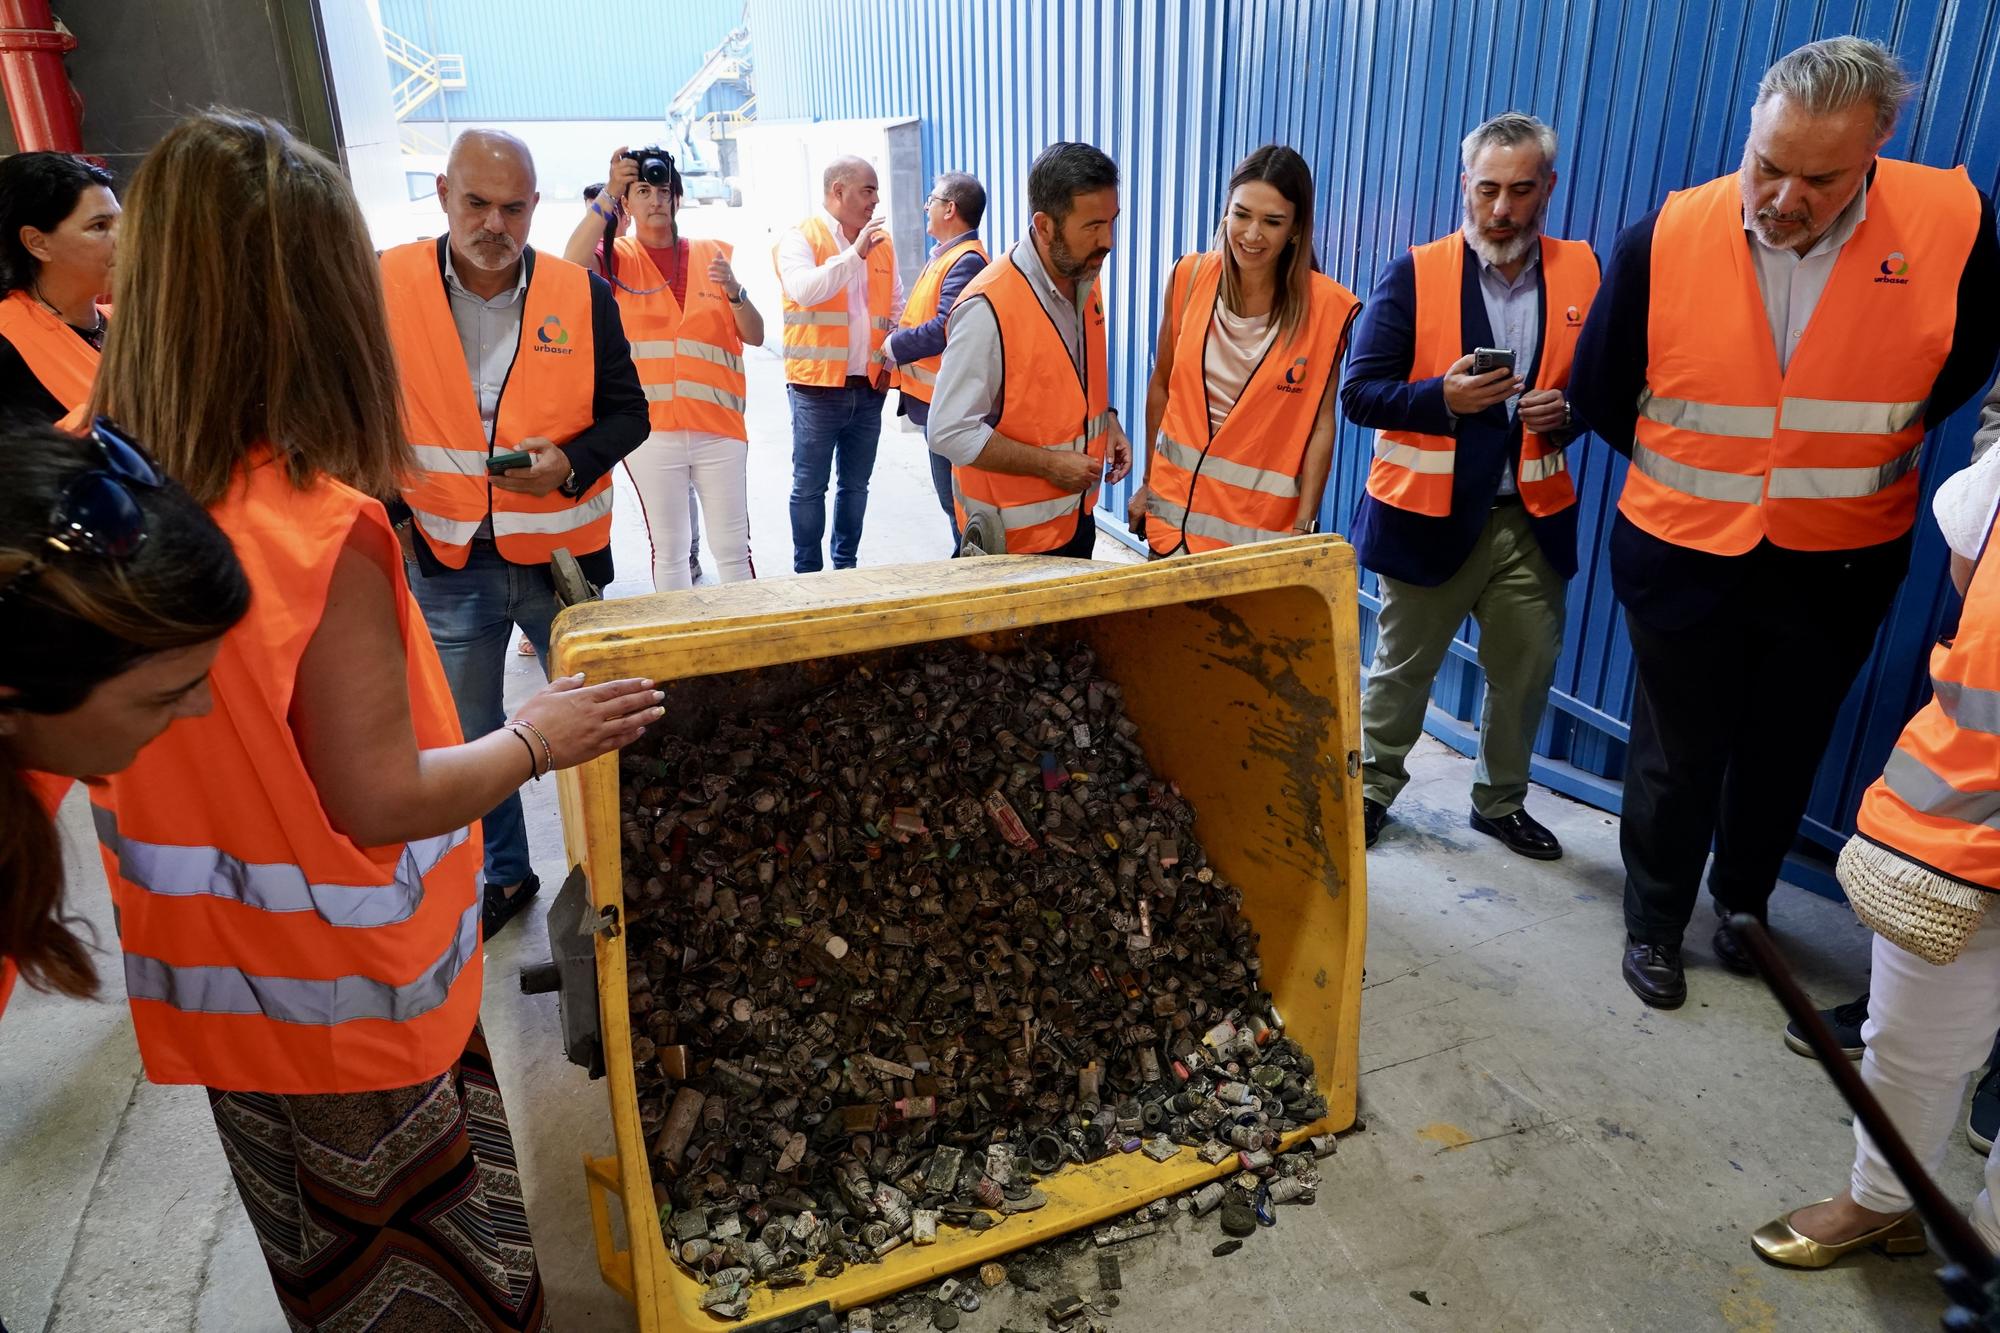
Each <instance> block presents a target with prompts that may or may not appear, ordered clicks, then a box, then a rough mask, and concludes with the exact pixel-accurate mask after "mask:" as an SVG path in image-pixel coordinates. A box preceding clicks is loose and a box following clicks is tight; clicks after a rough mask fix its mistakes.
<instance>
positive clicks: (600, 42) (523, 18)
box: [381, 0, 743, 122]
mask: <svg viewBox="0 0 2000 1333" xmlns="http://www.w3.org/2000/svg"><path fill="white" fill-rule="evenodd" d="M381 7H382V26H384V27H385V28H388V29H389V30H390V31H391V32H394V33H397V34H399V35H400V36H403V37H406V38H408V39H409V40H410V41H412V42H414V43H415V44H416V45H417V46H419V47H421V48H422V49H424V50H426V51H429V52H431V53H432V54H433V55H444V54H450V55H460V56H464V57H465V73H466V86H465V87H464V88H463V89H460V90H458V91H455V92H444V93H440V94H439V95H438V96H437V97H434V98H432V99H431V100H430V101H429V102H427V103H425V104H424V105H423V106H421V107H419V108H417V110H416V111H415V112H414V113H413V114H412V115H411V116H410V119H411V120H412V121H413V122H436V121H438V120H443V119H450V120H453V121H472V122H482V121H512V120H647V119H652V118H655V117H658V116H660V115H662V114H663V113H664V112H665V111H666V107H667V99H668V98H670V97H672V96H673V95H674V93H675V91H676V90H677V89H679V88H680V86H681V85H682V84H683V83H686V82H687V80H688V78H689V77H690V76H691V75H693V74H694V72H695V70H696V69H698V68H699V67H700V65H701V61H702V57H703V56H705V55H707V54H708V53H709V52H710V51H711V50H713V49H714V48H715V47H716V45H717V44H719V43H720V42H721V41H722V39H723V38H724V37H726V36H728V35H729V33H730V31H731V30H732V29H734V28H736V27H737V26H738V25H739V24H741V23H742V21H743V0H672V3H662V0H569V3H566V4H561V5H525V4H498V5H496V4H494V3H493V0H381ZM401 77H402V72H401V71H400V70H399V71H397V73H396V74H395V75H394V76H393V79H400V78H401ZM392 81H393V80H392ZM724 100H725V101H727V102H728V104H729V107H728V109H733V108H734V105H735V103H736V101H737V100H738V99H736V98H734V97H729V98H726V99H724ZM714 109H717V108H715V107H710V106H704V107H703V110H704V111H707V110H714Z"/></svg>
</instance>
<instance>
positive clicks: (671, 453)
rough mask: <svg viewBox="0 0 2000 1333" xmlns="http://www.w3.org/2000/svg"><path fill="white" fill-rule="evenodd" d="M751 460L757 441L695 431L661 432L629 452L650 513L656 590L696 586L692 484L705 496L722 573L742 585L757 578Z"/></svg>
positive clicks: (711, 542)
mask: <svg viewBox="0 0 2000 1333" xmlns="http://www.w3.org/2000/svg"><path fill="white" fill-rule="evenodd" d="M749 457H750V446H749V445H747V444H745V443H744V442H743V441H741V440H732V439H730V438H729V437H728V436H726V435H711V434H709V433H707V432H706V431H693V430H656V431H654V432H653V433H652V434H651V435H648V436H647V437H646V442H645V443H644V444H642V445H640V446H639V447H638V448H637V449H634V450H633V451H632V452H631V453H629V454H627V455H626V456H625V470H626V472H627V473H629V474H630V475H631V477H632V485H633V486H634V488H636V489H637V490H638V492H639V503H640V505H641V506H642V507H643V508H644V509H645V511H646V534H647V536H648V537H649V538H651V539H652V543H653V588H654V590H655V591H658V592H666V591H668V590H669V589H673V588H688V587H692V586H693V585H694V580H693V579H692V578H690V577H689V575H688V560H687V552H688V541H689V539H690V537H691V536H692V533H691V532H690V530H689V515H688V503H687V493H688V486H689V485H690V484H692V485H693V486H694V489H695V493H696V494H697V495H699V496H700V497H701V514H702V518H703V519H704V520H705V521H706V523H707V525H708V550H709V554H710V555H712V556H713V557H714V558H715V576H716V578H717V579H719V580H720V581H722V582H723V583H738V582H741V581H742V580H744V579H748V578H754V577H756V574H755V571H753V570H752V569H751V568H750V503H749V497H748V487H749V472H748V460H749Z"/></svg>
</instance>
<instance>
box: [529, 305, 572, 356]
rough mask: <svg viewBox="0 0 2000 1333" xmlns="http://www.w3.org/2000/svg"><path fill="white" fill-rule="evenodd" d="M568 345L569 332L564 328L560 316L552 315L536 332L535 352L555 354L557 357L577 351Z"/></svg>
mask: <svg viewBox="0 0 2000 1333" xmlns="http://www.w3.org/2000/svg"><path fill="white" fill-rule="evenodd" d="M568 344H569V330H568V329H566V328H564V327H563V322H562V319H561V317H560V316H557V315H550V316H549V317H548V318H547V319H545V320H543V321H542V324H541V327H540V328H538V329H536V330H535V347H534V350H535V351H537V352H553V353H555V354H556V355H557V356H568V355H569V354H570V353H571V352H572V351H574V350H576V349H574V348H572V347H570V346H569V345H568Z"/></svg>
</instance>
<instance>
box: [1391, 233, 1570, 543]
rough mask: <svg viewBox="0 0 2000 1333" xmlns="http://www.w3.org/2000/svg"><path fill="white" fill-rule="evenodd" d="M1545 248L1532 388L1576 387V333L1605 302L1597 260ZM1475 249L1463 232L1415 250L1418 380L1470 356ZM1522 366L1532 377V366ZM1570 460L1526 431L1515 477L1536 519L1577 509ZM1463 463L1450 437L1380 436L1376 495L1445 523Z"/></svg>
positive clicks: (1552, 244) (1547, 241) (1552, 242)
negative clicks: (1468, 284)
mask: <svg viewBox="0 0 2000 1333" xmlns="http://www.w3.org/2000/svg"><path fill="white" fill-rule="evenodd" d="M1540 244H1541V256H1540V267H1539V282H1540V285H1541V297H1542V310H1543V318H1542V331H1541V340H1540V342H1539V344H1538V345H1537V348H1536V352H1535V364H1534V372H1535V380H1534V383H1533V384H1531V385H1529V386H1528V387H1529V388H1530V389H1562V388H1567V387H1568V385H1569V372H1570V362H1571V360H1572V359H1573V358H1574V356H1575V352H1576V340H1577V336H1578V335H1579V334H1580V333H1581V332H1582V331H1583V320H1584V317H1585V316H1586V315H1587V314H1588V313H1589V312H1590V306H1591V303H1592V302H1593V301H1594V300H1595V299H1596V297H1597V285H1598V271H1597V256H1596V255H1595V254H1593V253H1592V252H1591V249H1590V246H1589V245H1588V244H1587V243H1585V242H1583V241H1566V240H1558V239H1556V238H1555V237H1552V236H1544V237H1542V238H1541V242H1540ZM1467 253H1468V247H1467V245H1466V243H1465V239H1464V237H1463V236H1461V235H1460V234H1459V233H1457V232H1453V233H1452V234H1451V235H1449V236H1441V237H1439V238H1438V239H1437V240H1435V241H1431V242H1428V243H1426V244H1424V245H1418V246H1413V247H1411V249H1410V262H1411V266H1412V269H1413V276H1414V280H1415V285H1416V303H1417V313H1416V346H1415V351H1414V354H1413V356H1412V358H1411V362H1410V382H1411V383H1416V382H1418V381H1421V380H1427V379H1434V378H1436V377H1437V376H1440V375H1443V374H1444V373H1445V372H1446V371H1447V370H1449V369H1450V367H1451V365H1452V363H1453V362H1454V361H1457V360H1458V359H1459V358H1460V357H1461V356H1464V355H1465V354H1466V352H1468V351H1470V350H1471V347H1470V345H1469V343H1468V341H1467V338H1466V335H1465V332H1464V329H1463V327H1462V324H1461V320H1460V310H1461V307H1462V302H1463V295H1462V293H1463V287H1464V283H1465V281H1466V275H1465V256H1466V254H1467ZM1519 369H1520V371H1521V372H1522V373H1525V372H1526V371H1527V370H1528V367H1526V366H1522V367H1519ZM1563 455H1564V451H1563V450H1562V449H1560V448H1558V447H1557V446H1556V445H1555V444H1554V443H1553V442H1552V441H1550V440H1548V439H1547V438H1545V437H1544V436H1542V435H1540V434H1538V433H1537V432H1535V431H1531V430H1526V429H1523V430H1522V431H1521V446H1520V451H1519V453H1518V454H1517V455H1516V456H1515V458H1514V459H1513V463H1514V480H1515V484H1516V487H1517V488H1518V490H1519V491H1520V495H1521V503H1522V505H1523V506H1524V507H1526V509H1527V510H1528V512H1529V513H1530V514H1533V515H1534V516H1536V517H1537V518H1546V517H1548V516H1550V515H1552V514H1557V513H1560V512H1562V511H1563V510H1565V509H1568V508H1569V507H1570V506H1571V505H1574V504H1575V503H1576V487H1575V484H1574V483H1573V482H1572V480H1571V478H1570V475H1569V464H1568V463H1567V462H1566V461H1565V459H1564V456H1563ZM1457 461H1458V442H1457V440H1456V439H1455V438H1454V437H1452V436H1450V435H1427V434H1424V433H1422V432H1420V431H1414V430H1388V431H1380V432H1377V434H1376V439H1375V458H1374V462H1373V463H1372V464H1371V465H1370V466H1369V469H1368V494H1369V495H1371V496H1373V497H1374V498H1375V499H1377V500H1379V501H1380V502H1382V503H1383V504H1386V505H1392V506H1394V507H1395V508H1398V509H1403V510H1407V511H1409V512H1411V513H1416V514H1423V515H1426V516H1428V517H1432V518H1442V517H1444V516H1445V515H1447V514H1449V513H1451V506H1452V480H1453V477H1454V475H1455V474H1456V472H1457Z"/></svg>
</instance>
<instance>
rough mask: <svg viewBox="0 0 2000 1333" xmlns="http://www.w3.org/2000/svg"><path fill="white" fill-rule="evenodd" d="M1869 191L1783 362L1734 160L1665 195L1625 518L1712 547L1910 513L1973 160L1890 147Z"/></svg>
mask: <svg viewBox="0 0 2000 1333" xmlns="http://www.w3.org/2000/svg"><path fill="white" fill-rule="evenodd" d="M1866 208H1867V217H1866V218H1864V219H1863V220H1862V222H1861V225H1860V226H1858V227H1856V228H1855V230H1854V234H1853V235H1852V236H1851V237H1849V238H1848V240H1847V243H1846V244H1845V245H1844V246H1842V247H1841V251H1840V255H1839V258H1837V259H1836V260H1835V261H1834V265H1833V273H1832V276H1831V277H1829V278H1828V280H1827V284H1826V291H1825V293H1824V294H1823V295H1822V296H1821V297H1820V300H1819V305H1818V306H1817V307H1816V308H1815V309H1814V311H1813V316H1812V320H1811V321H1810V323H1809V324H1808V325H1807V327H1806V329H1805V336H1804V337H1803V338H1801V339H1799V340H1798V343H1797V345H1796V346H1795V347H1794V349H1793V352H1792V359H1791V364H1790V366H1789V367H1788V368H1787V369H1785V370H1783V371H1780V370H1779V368H1778V357H1777V352H1776V349H1775V348H1774V347H1773V346H1772V344H1771V325H1770V320H1769V317H1768V316H1767V315H1766V314H1765V310H1764V300H1763V297H1762V295H1761V294H1760V292H1759V290H1758V286H1757V273H1756V267H1755V264H1754V262H1753V260H1752V259H1751V255H1750V245H1751V241H1750V238H1749V237H1748V236H1747V235H1745V234H1744V230H1743V198H1742V194H1741V192H1740V190H1739V189H1738V187H1737V182H1736V177H1735V176H1733V175H1732V176H1723V177H1720V178H1719V179H1716V180H1712V181H1710V182H1709V183H1708V184H1706V185H1699V186H1696V187H1695V188H1694V189H1691V190H1679V191H1676V192H1675V193H1673V194H1671V195H1669V196H1668V197H1667V202H1666V204H1665V206H1664V207H1662V208H1661V209H1660V215H1659V220H1658V222H1657V223H1656V224H1655V225H1654V228H1653V258H1652V301H1651V309H1650V310H1649V311H1648V313H1647V317H1646V387H1645V389H1644V390H1643V391H1642V392H1641V393H1640V395H1639V420H1638V424H1637V427H1636V428H1635V430H1634V432H1633V441H1632V466H1631V468H1630V469H1629V470H1627V472H1626V474H1625V491H1624V494H1623V495H1622V496H1621V497H1620V498H1619V501H1618V509H1619V512H1620V513H1622V514H1624V515H1625V517H1626V518H1628V519H1630V520H1631V521H1632V522H1633V523H1634V524H1636V525H1637V526H1639V527H1641V528H1643V529H1645V530H1646V531H1647V532H1649V533H1651V534H1652V535H1653V536H1655V537H1658V538H1660V539H1661V540H1662V541H1668V542H1672V543H1674V544H1675V545H1677V546H1687V547H1692V548H1693V549H1695V550H1698V551H1707V552H1709V553H1711V554H1713V555H1741V554H1743V553H1744V552H1746V551H1748V550H1750V549H1751V548H1753V547H1755V546H1756V545H1757V544H1758V543H1759V542H1761V541H1765V540H1769V541H1770V542H1772V543H1773V544H1774V545H1777V546H1784V547H1790V548H1792V549H1793V550H1800V551H1835V550H1848V549H1851V548H1854V547H1861V546H1873V545H1877V544H1879V543H1881V542H1886V541H1891V540H1894V539H1895V538H1897V537H1900V536H1901V535H1903V534H1904V533H1905V532H1908V531H1909V530H1910V526H1911V524H1913V523H1914V522H1915V521H1916V514H1917V457H1918V455H1919V454H1920V453H1921V452H1922V450H1923V442H1924V407H1925V403H1926V400H1927V399H1928V398H1929V396H1930V392H1931V386H1932V384H1933V383H1934V382H1935V381H1936V379H1937V375H1938V371H1939V370H1940V369H1941V368H1942V367H1943V365H1944V362H1945V358H1946V356H1947V355H1949V353H1950V351H1951V344H1952V335H1953V332H1954V326H1955V325H1956V323H1957V314H1958V281H1959V275H1960V273H1961V272H1962V271H1963V270H1964V268H1965V260H1966V256H1967V255H1968V254H1970V253H1971V250H1972V243H1973V239H1974V237H1975V236H1976V234H1977V233H1978V230H1979V214H1980V207H1979V194H1978V192H1977V191H1976V190H1974V189H1973V187H1972V182H1971V181H1970V180H1968V179H1967V178H1966V174H1965V169H1964V168H1963V167H1958V168H1954V169H1952V170H1950V171H1944V170H1940V169H1938V168H1936V167H1922V166H1917V165H1916V164H1914V163H1911V162H1896V161H1892V160H1890V159H1888V158H1880V159H1877V161H1876V168H1875V180H1874V183H1873V184H1872V185H1871V186H1870V187H1869V189H1868V197H1867V203H1866Z"/></svg>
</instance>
